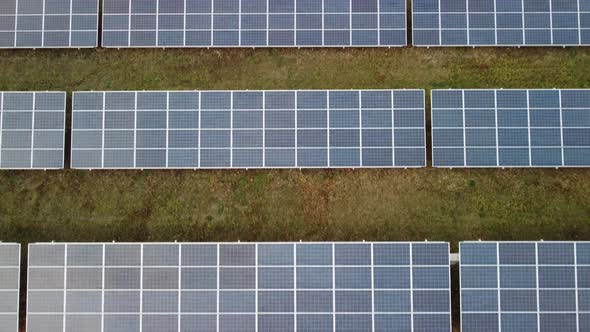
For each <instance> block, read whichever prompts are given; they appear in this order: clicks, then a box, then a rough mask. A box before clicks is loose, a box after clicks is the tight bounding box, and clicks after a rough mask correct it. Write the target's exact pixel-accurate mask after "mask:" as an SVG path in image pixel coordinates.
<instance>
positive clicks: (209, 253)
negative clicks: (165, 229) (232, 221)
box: [27, 242, 451, 332]
mask: <svg viewBox="0 0 590 332" xmlns="http://www.w3.org/2000/svg"><path fill="white" fill-rule="evenodd" d="M28 276H29V287H28V311H27V321H28V324H27V331H28V332H63V331H65V332H78V331H86V332H119V331H125V332H128V331H137V332H148V331H150V332H151V331H153V332H167V331H174V332H177V331H187V332H188V331H199V332H209V331H216V332H217V331H218V332H229V331H241V332H259V331H260V332H262V331H273V332H274V331H280V332H289V331H292V332H308V331H317V332H333V331H339V332H340V331H351V332H352V331H354V332H363V331H370V332H373V331H374V332H377V331H379V332H386V331H387V332H389V331H416V332H443V331H444V332H450V331H451V314H450V274H449V245H448V243H437V242H420V243H392V242H375V243H371V242H349V243H304V242H300V243H144V244H141V243H135V244H132V243H104V244H101V243H95V244H80V243H78V244H76V243H71V244H59V243H51V244H31V245H30V247H29V274H28Z"/></svg>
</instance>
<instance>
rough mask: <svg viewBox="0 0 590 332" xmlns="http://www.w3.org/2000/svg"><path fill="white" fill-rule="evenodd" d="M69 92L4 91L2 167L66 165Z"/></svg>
mask: <svg viewBox="0 0 590 332" xmlns="http://www.w3.org/2000/svg"><path fill="white" fill-rule="evenodd" d="M65 116H66V93H65V92H0V169H33V168H35V169H57V168H63V167H64V141H65V140H64V135H65Z"/></svg>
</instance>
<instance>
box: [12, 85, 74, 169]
mask: <svg viewBox="0 0 590 332" xmlns="http://www.w3.org/2000/svg"><path fill="white" fill-rule="evenodd" d="M38 93H55V94H57V93H61V94H63V105H64V108H63V110H50V111H51V112H63V128H62V129H35V113H37V112H42V110H41V111H38V110H35V98H36V95H37V94H38ZM5 94H33V109H32V110H30V112H31V113H32V114H33V115H32V127H31V147H30V150H31V162H30V167H2V166H0V171H2V170H60V169H64V165H65V161H64V160H65V150H66V142H65V138H66V136H65V135H66V113H67V111H66V110H67V93H66V92H65V91H0V95H1V97H0V102H1V103H2V104H1V105H0V116H2V114H3V113H4V112H23V111H6V110H4V109H3V106H4V95H5ZM27 111H28V110H27ZM2 117H3V116H2ZM2 127H3V123H2V120H1V119H0V163H1V162H2V159H1V158H2V150H6V149H4V148H3V147H2V131H3V128H2ZM9 130H16V131H22V130H20V129H9ZM44 131H49V132H56V131H61V132H62V144H63V146H62V147H61V148H33V146H34V145H33V144H34V138H35V133H36V132H44ZM11 150H28V149H24V148H23V149H11ZM35 151H61V165H60V166H59V167H33V162H34V159H33V158H34V152H35ZM0 165H1V164H0Z"/></svg>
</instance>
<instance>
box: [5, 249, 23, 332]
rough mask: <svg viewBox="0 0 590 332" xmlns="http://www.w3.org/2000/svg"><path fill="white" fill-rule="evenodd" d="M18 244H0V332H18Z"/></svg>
mask: <svg viewBox="0 0 590 332" xmlns="http://www.w3.org/2000/svg"><path fill="white" fill-rule="evenodd" d="M19 289H20V244H15V243H0V331H2V332H17V331H18V309H19Z"/></svg>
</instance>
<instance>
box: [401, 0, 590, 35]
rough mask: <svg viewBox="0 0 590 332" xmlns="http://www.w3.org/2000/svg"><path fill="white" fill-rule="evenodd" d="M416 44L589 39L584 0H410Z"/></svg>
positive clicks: (588, 5)
mask: <svg viewBox="0 0 590 332" xmlns="http://www.w3.org/2000/svg"><path fill="white" fill-rule="evenodd" d="M412 25H413V27H412V28H413V44H414V45H416V46H571V45H589V44H590V2H588V1H587V0H467V1H466V0H413V5H412Z"/></svg>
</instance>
